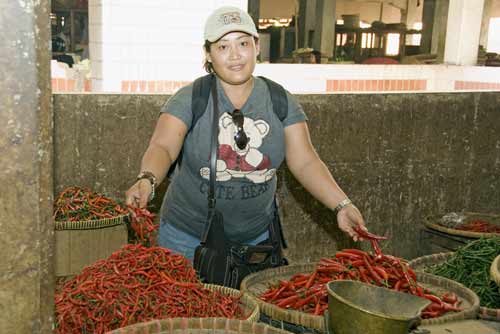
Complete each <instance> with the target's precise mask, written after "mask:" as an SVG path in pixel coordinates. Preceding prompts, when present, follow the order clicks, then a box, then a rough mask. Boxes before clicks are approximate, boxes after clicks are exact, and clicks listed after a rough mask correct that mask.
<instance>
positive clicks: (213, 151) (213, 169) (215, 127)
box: [208, 80, 219, 211]
mask: <svg viewBox="0 0 500 334" xmlns="http://www.w3.org/2000/svg"><path fill="white" fill-rule="evenodd" d="M212 100H213V102H214V114H213V117H212V141H211V144H210V186H209V188H208V210H209V211H210V210H213V209H215V179H216V177H217V143H218V141H217V139H218V137H219V98H218V96H217V81H216V80H214V81H213V82H212Z"/></svg>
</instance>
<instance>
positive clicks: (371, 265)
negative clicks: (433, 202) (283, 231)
mask: <svg viewBox="0 0 500 334" xmlns="http://www.w3.org/2000/svg"><path fill="white" fill-rule="evenodd" d="M358 233H359V231H358ZM360 235H361V233H360ZM362 237H363V238H365V239H368V240H370V241H371V242H372V245H373V247H374V250H375V254H374V255H372V254H370V253H367V252H364V251H362V250H359V249H343V250H342V251H339V252H337V253H336V254H335V258H323V259H321V260H320V261H319V262H318V264H317V265H316V268H315V270H314V272H313V273H310V274H309V273H307V274H306V273H299V274H296V275H294V276H293V277H292V278H291V279H290V280H289V281H280V282H279V284H278V285H277V286H273V287H271V288H269V289H268V290H267V291H265V292H264V293H263V294H261V296H260V298H261V299H262V300H264V301H266V302H269V303H272V304H275V305H277V306H279V307H282V308H290V309H295V310H299V311H302V312H306V313H311V314H314V315H322V314H323V313H324V312H325V311H326V309H327V308H328V296H327V290H326V284H327V283H328V282H330V281H332V280H342V279H347V280H356V281H361V282H365V283H369V284H374V285H378V286H383V287H386V288H388V289H393V290H397V291H401V292H406V293H411V294H413V295H417V296H420V297H423V298H427V299H429V300H430V301H431V302H432V303H431V304H430V305H429V306H428V307H427V308H426V309H425V310H424V311H423V312H422V317H423V318H434V317H438V316H440V315H442V314H444V313H446V312H449V311H457V312H458V311H461V309H460V308H458V306H459V304H460V302H461V301H460V300H459V299H458V298H457V296H456V295H454V294H445V295H443V296H441V298H440V297H438V296H435V295H433V294H431V293H430V292H429V291H426V290H425V289H424V288H423V287H422V286H420V285H418V284H417V281H416V278H417V277H416V274H415V272H414V271H413V270H412V269H411V268H409V267H408V266H407V264H406V262H404V261H403V260H402V259H400V258H396V257H393V256H390V255H384V254H382V252H381V251H380V248H379V247H378V242H377V240H381V239H385V238H384V237H378V236H375V235H373V234H371V233H368V232H367V231H364V232H362Z"/></svg>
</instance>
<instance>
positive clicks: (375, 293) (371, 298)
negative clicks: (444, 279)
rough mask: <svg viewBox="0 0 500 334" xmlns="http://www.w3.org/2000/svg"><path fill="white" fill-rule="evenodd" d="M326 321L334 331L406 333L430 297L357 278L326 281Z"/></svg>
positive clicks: (345, 333) (337, 332) (344, 333)
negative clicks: (426, 297) (363, 281)
mask: <svg viewBox="0 0 500 334" xmlns="http://www.w3.org/2000/svg"><path fill="white" fill-rule="evenodd" d="M327 290H328V323H329V326H330V329H331V330H332V331H333V333H335V334H365V333H370V334H386V333H391V334H407V333H408V331H409V330H410V329H411V328H413V327H416V326H418V325H419V324H420V313H421V312H422V310H423V309H424V308H426V307H427V306H428V305H429V304H430V301H429V300H427V299H425V298H420V297H417V296H413V295H410V294H407V293H402V292H398V291H394V290H389V289H386V288H382V287H378V286H375V285H371V284H366V283H362V282H358V281H348V280H338V281H332V282H329V283H328V284H327Z"/></svg>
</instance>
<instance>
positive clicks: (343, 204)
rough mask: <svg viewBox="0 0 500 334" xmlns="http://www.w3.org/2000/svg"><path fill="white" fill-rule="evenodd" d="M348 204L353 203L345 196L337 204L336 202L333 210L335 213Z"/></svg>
mask: <svg viewBox="0 0 500 334" xmlns="http://www.w3.org/2000/svg"><path fill="white" fill-rule="evenodd" d="M348 205H353V204H352V202H351V200H350V199H349V198H346V199H344V200H342V201H341V202H340V203H339V204H337V206H336V207H335V208H334V209H333V211H334V212H335V213H336V214H337V213H339V212H340V210H342V209H343V208H345V207H346V206H348Z"/></svg>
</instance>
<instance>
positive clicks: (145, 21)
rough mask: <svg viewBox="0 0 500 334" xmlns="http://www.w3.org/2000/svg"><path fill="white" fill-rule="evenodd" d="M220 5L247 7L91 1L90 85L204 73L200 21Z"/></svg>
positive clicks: (177, 0) (186, 1)
mask: <svg viewBox="0 0 500 334" xmlns="http://www.w3.org/2000/svg"><path fill="white" fill-rule="evenodd" d="M222 5H234V6H237V7H239V8H242V9H245V10H246V9H247V6H248V3H247V0H204V1H199V0H169V1H164V0H142V1H137V0H120V1H109V0H90V1H89V33H90V58H91V62H92V79H93V80H92V86H93V89H98V90H99V89H101V90H103V91H120V86H121V84H122V81H124V80H125V81H126V80H160V79H161V78H164V77H175V78H177V80H180V81H184V80H185V81H191V80H192V79H194V78H196V77H197V76H199V75H201V74H203V73H204V70H203V68H202V64H203V48H202V46H203V25H204V23H205V20H206V18H207V17H208V15H209V14H210V13H211V12H212V11H213V10H214V9H215V8H217V7H219V6H222Z"/></svg>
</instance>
